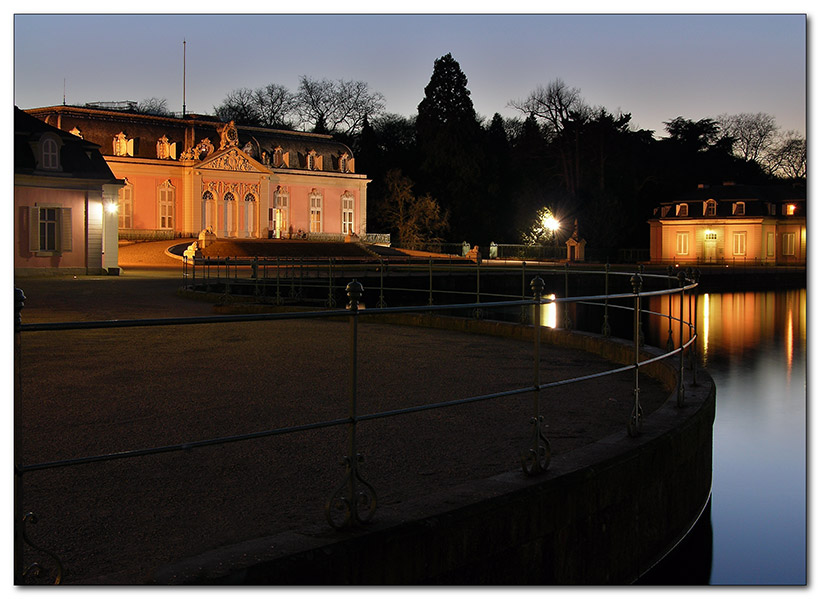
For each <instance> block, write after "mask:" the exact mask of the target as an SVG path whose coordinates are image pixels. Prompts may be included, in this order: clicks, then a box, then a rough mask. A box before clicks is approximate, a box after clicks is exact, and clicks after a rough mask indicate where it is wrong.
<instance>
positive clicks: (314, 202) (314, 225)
mask: <svg viewBox="0 0 820 599" xmlns="http://www.w3.org/2000/svg"><path fill="white" fill-rule="evenodd" d="M321 231H322V194H321V193H319V192H318V191H316V190H315V189H314V190H313V191H312V192H311V194H310V232H311V233H321Z"/></svg>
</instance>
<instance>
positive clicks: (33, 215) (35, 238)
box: [28, 206, 40, 252]
mask: <svg viewBox="0 0 820 599" xmlns="http://www.w3.org/2000/svg"><path fill="white" fill-rule="evenodd" d="M28 251H30V252H39V251H40V209H39V208H38V207H37V206H29V209H28Z"/></svg>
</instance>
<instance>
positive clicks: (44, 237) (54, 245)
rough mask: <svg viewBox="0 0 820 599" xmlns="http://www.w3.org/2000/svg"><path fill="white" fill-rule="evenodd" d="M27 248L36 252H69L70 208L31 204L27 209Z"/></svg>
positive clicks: (70, 238) (70, 247)
mask: <svg viewBox="0 0 820 599" xmlns="http://www.w3.org/2000/svg"><path fill="white" fill-rule="evenodd" d="M29 250H30V251H31V252H33V253H38V254H39V253H42V254H59V253H62V252H70V251H71V250H72V237H71V208H61V207H59V206H39V207H37V206H32V207H31V209H30V210H29Z"/></svg>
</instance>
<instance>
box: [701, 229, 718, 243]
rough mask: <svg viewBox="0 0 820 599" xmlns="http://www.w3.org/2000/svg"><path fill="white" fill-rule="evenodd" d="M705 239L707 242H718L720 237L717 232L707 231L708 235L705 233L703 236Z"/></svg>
mask: <svg viewBox="0 0 820 599" xmlns="http://www.w3.org/2000/svg"><path fill="white" fill-rule="evenodd" d="M703 238H704V239H705V240H706V241H717V238H718V235H717V232H715V231H706V233H704V235H703Z"/></svg>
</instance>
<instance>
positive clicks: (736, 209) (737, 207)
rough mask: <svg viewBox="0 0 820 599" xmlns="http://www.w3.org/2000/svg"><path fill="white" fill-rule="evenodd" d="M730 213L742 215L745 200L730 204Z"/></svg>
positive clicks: (744, 209)
mask: <svg viewBox="0 0 820 599" xmlns="http://www.w3.org/2000/svg"><path fill="white" fill-rule="evenodd" d="M732 214H734V215H735V216H744V215H745V214H746V202H735V203H734V204H732Z"/></svg>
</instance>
